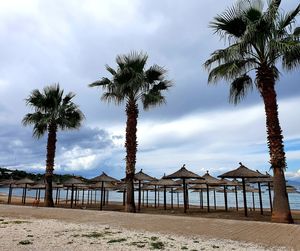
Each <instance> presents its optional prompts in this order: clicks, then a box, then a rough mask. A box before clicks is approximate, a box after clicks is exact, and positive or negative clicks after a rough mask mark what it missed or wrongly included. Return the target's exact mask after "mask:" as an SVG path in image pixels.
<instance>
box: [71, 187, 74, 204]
mask: <svg viewBox="0 0 300 251" xmlns="http://www.w3.org/2000/svg"><path fill="white" fill-rule="evenodd" d="M73 199H74V184H72V187H71V208H73Z"/></svg>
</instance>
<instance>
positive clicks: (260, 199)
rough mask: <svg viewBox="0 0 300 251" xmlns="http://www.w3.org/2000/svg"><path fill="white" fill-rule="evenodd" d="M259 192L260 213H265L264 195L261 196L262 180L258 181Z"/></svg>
mask: <svg viewBox="0 0 300 251" xmlns="http://www.w3.org/2000/svg"><path fill="white" fill-rule="evenodd" d="M258 193H259V206H260V214H261V215H263V214H264V211H263V204H262V196H261V186H260V182H258Z"/></svg>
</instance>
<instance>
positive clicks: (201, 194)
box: [200, 188, 203, 209]
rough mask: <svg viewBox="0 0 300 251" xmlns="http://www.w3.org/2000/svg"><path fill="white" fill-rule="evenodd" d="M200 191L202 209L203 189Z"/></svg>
mask: <svg viewBox="0 0 300 251" xmlns="http://www.w3.org/2000/svg"><path fill="white" fill-rule="evenodd" d="M200 191H201V209H203V189H202V188H201V189H200Z"/></svg>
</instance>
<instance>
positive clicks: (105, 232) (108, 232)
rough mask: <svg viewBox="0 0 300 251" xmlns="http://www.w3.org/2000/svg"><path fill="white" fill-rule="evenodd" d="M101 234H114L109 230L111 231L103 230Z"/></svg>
mask: <svg viewBox="0 0 300 251" xmlns="http://www.w3.org/2000/svg"><path fill="white" fill-rule="evenodd" d="M103 234H107V235H112V234H115V233H113V232H111V231H104V233H103Z"/></svg>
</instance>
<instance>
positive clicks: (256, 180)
mask: <svg viewBox="0 0 300 251" xmlns="http://www.w3.org/2000/svg"><path fill="white" fill-rule="evenodd" d="M256 172H257V173H259V174H261V173H260V172H259V171H257V170H256ZM246 182H248V183H257V184H258V193H259V205H260V214H261V215H263V214H264V212H263V204H262V196H261V193H262V192H261V183H268V184H270V183H271V182H273V178H272V177H271V176H268V177H263V178H248V179H246ZM269 199H270V209H271V212H272V198H271V193H269Z"/></svg>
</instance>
